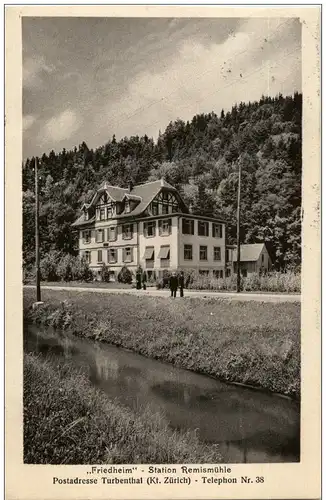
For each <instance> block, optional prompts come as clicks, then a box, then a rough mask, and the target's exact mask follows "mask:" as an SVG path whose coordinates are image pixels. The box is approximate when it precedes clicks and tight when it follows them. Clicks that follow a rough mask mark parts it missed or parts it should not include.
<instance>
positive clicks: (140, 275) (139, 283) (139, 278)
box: [136, 267, 142, 290]
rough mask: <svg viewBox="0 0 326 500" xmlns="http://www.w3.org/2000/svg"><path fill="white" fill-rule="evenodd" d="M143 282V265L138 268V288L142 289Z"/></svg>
mask: <svg viewBox="0 0 326 500" xmlns="http://www.w3.org/2000/svg"><path fill="white" fill-rule="evenodd" d="M141 282H142V270H141V267H139V268H138V269H137V272H136V289H137V290H141Z"/></svg>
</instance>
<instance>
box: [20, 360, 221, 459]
mask: <svg viewBox="0 0 326 500" xmlns="http://www.w3.org/2000/svg"><path fill="white" fill-rule="evenodd" d="M219 461H220V455H219V453H218V450H217V448H216V447H214V446H209V447H208V446H205V445H203V444H200V443H199V441H198V438H197V437H196V435H195V432H187V433H183V434H181V433H179V432H174V431H173V430H171V429H170V428H169V427H168V424H167V422H166V421H165V420H164V416H163V415H160V414H153V413H152V412H151V411H150V409H149V408H139V409H138V410H137V413H135V412H134V411H132V410H129V409H127V408H125V407H123V406H121V405H120V404H119V403H118V402H116V401H111V400H109V399H108V398H107V397H106V396H105V394H104V393H102V392H101V391H100V390H98V389H96V388H94V387H93V386H92V385H91V384H90V383H89V382H88V380H87V378H86V377H85V376H84V375H82V374H81V373H79V372H78V371H77V370H76V369H74V368H72V367H71V366H69V365H67V364H66V365H64V364H63V365H58V364H57V363H54V361H52V360H51V358H47V359H43V358H41V357H37V356H33V355H30V354H28V355H25V357H24V462H25V463H34V464H35V463H39V464H40V463H43V464H90V463H92V464H101V463H105V464H110V463H114V464H118V463H192V462H193V463H198V462H208V463H215V462H219Z"/></svg>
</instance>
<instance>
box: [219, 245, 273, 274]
mask: <svg viewBox="0 0 326 500" xmlns="http://www.w3.org/2000/svg"><path fill="white" fill-rule="evenodd" d="M226 251H227V257H226V260H227V262H226V276H228V275H230V274H231V273H232V272H233V273H236V272H237V249H236V247H235V246H231V245H229V246H227V249H226ZM271 268H272V260H271V258H270V256H269V253H268V250H267V248H266V245H265V243H251V244H247V245H241V246H240V271H241V274H242V276H243V277H246V276H249V275H250V274H255V273H258V274H261V273H265V272H268V271H270V270H271Z"/></svg>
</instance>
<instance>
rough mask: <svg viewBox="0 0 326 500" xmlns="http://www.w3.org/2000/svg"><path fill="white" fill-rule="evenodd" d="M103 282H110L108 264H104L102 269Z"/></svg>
mask: <svg viewBox="0 0 326 500" xmlns="http://www.w3.org/2000/svg"><path fill="white" fill-rule="evenodd" d="M101 280H102V281H105V282H106V283H108V282H109V281H110V271H109V268H108V266H107V265H106V264H104V263H103V265H102V269H101Z"/></svg>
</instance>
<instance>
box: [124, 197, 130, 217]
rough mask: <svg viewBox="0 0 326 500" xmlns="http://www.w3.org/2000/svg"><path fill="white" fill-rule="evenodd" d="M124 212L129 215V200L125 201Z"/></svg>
mask: <svg viewBox="0 0 326 500" xmlns="http://www.w3.org/2000/svg"><path fill="white" fill-rule="evenodd" d="M125 212H126V214H129V212H130V201H129V200H127V201H126V203H125Z"/></svg>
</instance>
